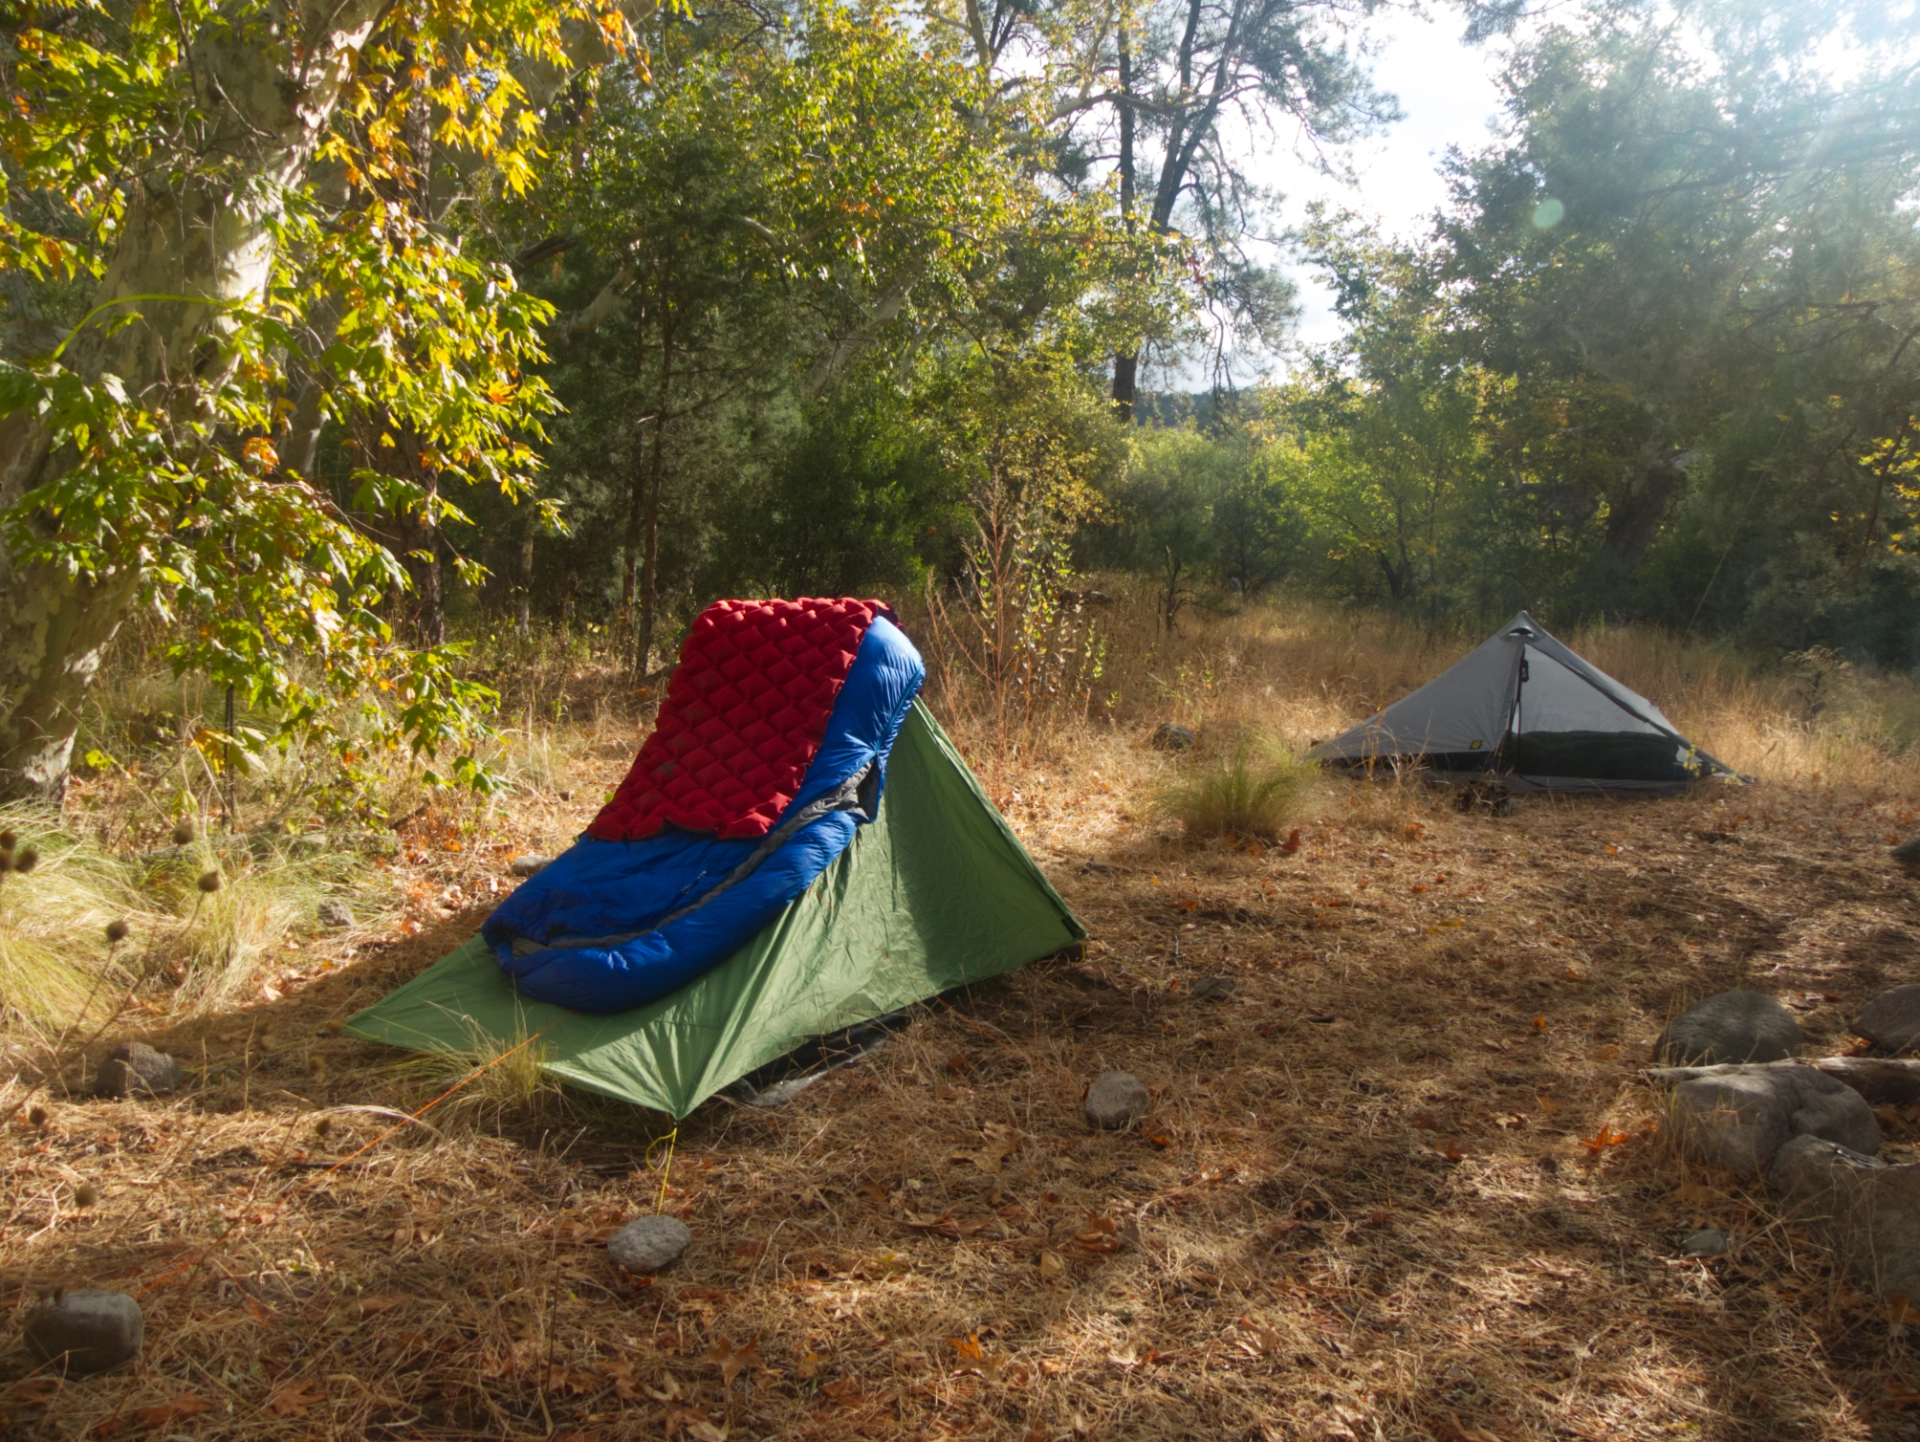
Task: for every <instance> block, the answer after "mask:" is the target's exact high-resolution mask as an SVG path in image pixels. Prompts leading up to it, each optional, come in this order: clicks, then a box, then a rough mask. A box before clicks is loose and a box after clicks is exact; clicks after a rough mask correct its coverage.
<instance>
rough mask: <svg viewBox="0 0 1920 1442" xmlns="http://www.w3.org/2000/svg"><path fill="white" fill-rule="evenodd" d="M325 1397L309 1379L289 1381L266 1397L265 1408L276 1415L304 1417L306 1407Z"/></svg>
mask: <svg viewBox="0 0 1920 1442" xmlns="http://www.w3.org/2000/svg"><path fill="white" fill-rule="evenodd" d="M325 1399H326V1394H325V1393H324V1392H322V1391H319V1390H318V1389H316V1388H315V1386H314V1384H313V1382H312V1381H311V1380H302V1381H298V1382H289V1383H288V1384H287V1385H286V1386H284V1387H282V1388H280V1389H279V1390H278V1391H276V1392H275V1393H274V1394H273V1395H272V1396H270V1397H268V1398H267V1410H269V1411H270V1412H272V1413H273V1415H274V1416H276V1417H304V1416H306V1415H307V1408H309V1407H311V1406H312V1405H313V1404H314V1403H315V1402H321V1401H324V1400H325Z"/></svg>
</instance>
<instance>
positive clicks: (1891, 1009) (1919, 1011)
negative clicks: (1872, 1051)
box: [1853, 982, 1920, 1051]
mask: <svg viewBox="0 0 1920 1442" xmlns="http://www.w3.org/2000/svg"><path fill="white" fill-rule="evenodd" d="M1853 1030H1854V1032H1855V1033H1856V1034H1857V1035H1859V1036H1863V1037H1865V1038H1866V1039H1867V1040H1868V1041H1870V1042H1872V1043H1873V1044H1874V1045H1875V1046H1877V1047H1880V1048H1882V1049H1883V1050H1886V1051H1905V1050H1907V1049H1908V1048H1909V1047H1913V1046H1920V982H1914V983H1912V984H1910V985H1907V986H1896V987H1895V988H1894V989H1893V990H1892V991H1883V992H1881V993H1880V995H1878V996H1876V997H1875V998H1874V999H1873V1000H1872V1001H1870V1002H1868V1003H1867V1004H1866V1005H1865V1006H1864V1007H1862V1008H1861V1010H1860V1016H1859V1018H1858V1019H1857V1020H1856V1021H1855V1022H1854V1024H1853Z"/></svg>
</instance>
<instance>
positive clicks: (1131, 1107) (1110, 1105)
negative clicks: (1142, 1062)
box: [1087, 1071, 1149, 1132]
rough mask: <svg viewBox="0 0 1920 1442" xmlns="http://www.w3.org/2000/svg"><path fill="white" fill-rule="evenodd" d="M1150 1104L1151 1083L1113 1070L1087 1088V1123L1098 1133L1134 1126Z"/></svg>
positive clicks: (1127, 1073)
mask: <svg viewBox="0 0 1920 1442" xmlns="http://www.w3.org/2000/svg"><path fill="white" fill-rule="evenodd" d="M1148 1105H1149V1098H1148V1096H1147V1084H1146V1083H1145V1082H1143V1081H1141V1080H1140V1078H1139V1077H1137V1076H1134V1075H1133V1074H1132V1073H1130V1072H1123V1071H1110V1072H1108V1073H1106V1075H1104V1076H1102V1077H1100V1078H1099V1079H1098V1080H1096V1081H1095V1082H1094V1084H1093V1085H1092V1086H1090V1087H1088V1088H1087V1120H1088V1121H1089V1122H1090V1123H1092V1125H1093V1127H1094V1129H1095V1130H1097V1131H1103V1132H1111V1131H1118V1130H1119V1129H1120V1128H1122V1127H1130V1126H1132V1125H1133V1124H1134V1123H1135V1122H1137V1121H1139V1120H1140V1118H1142V1117H1144V1116H1145V1115H1146V1114H1147V1108H1148Z"/></svg>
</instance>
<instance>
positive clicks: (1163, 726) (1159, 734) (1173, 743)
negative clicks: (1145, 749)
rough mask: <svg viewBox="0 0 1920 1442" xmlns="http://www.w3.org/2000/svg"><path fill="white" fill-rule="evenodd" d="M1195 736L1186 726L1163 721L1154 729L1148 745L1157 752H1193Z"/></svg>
mask: <svg viewBox="0 0 1920 1442" xmlns="http://www.w3.org/2000/svg"><path fill="white" fill-rule="evenodd" d="M1194 739H1195V738H1194V734H1193V732H1192V731H1190V730H1188V729H1187V728H1186V727H1185V726H1176V725H1175V724H1174V723H1173V722H1171V721H1162V722H1161V723H1160V724H1159V725H1158V726H1156V727H1154V728H1153V735H1152V736H1151V737H1149V738H1148V741H1147V744H1148V745H1150V746H1152V747H1153V749H1154V750H1156V751H1191V750H1193V743H1194Z"/></svg>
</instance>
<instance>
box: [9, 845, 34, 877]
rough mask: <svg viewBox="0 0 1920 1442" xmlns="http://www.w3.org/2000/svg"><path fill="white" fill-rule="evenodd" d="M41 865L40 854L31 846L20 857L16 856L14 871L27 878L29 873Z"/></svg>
mask: <svg viewBox="0 0 1920 1442" xmlns="http://www.w3.org/2000/svg"><path fill="white" fill-rule="evenodd" d="M39 864H40V853H39V852H37V851H35V850H34V849H33V848H32V847H31V846H29V847H28V848H27V849H26V850H25V851H23V852H21V853H20V854H19V855H18V856H16V857H15V858H14V859H13V869H14V870H15V871H17V872H19V873H20V874H21V875H22V876H25V875H26V874H27V873H28V872H29V871H31V870H33V868H34V867H36V866H38V865H39Z"/></svg>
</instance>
